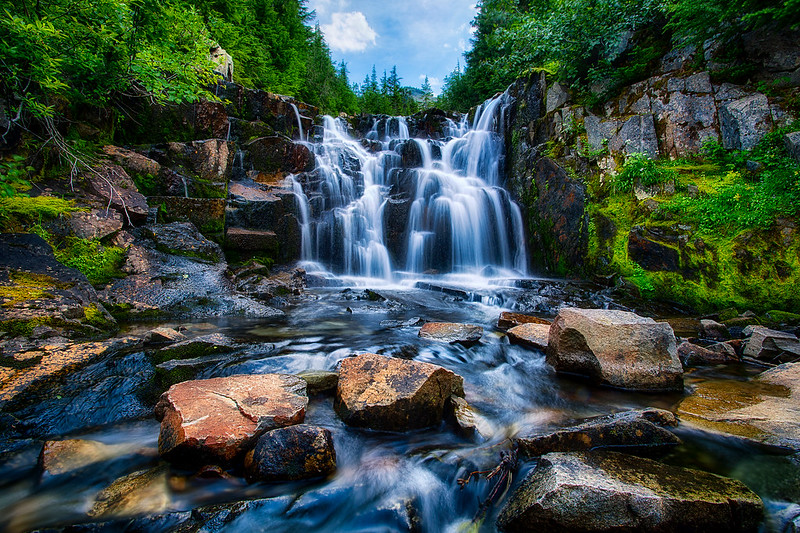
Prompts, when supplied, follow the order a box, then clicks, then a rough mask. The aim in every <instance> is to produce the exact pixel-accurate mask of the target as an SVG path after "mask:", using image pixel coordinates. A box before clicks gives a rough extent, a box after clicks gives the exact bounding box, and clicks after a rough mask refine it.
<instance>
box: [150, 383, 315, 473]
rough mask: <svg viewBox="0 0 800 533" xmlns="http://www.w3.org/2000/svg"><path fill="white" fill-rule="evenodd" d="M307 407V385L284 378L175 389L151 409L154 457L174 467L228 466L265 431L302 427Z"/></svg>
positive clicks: (169, 391)
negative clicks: (157, 424) (156, 428)
mask: <svg viewBox="0 0 800 533" xmlns="http://www.w3.org/2000/svg"><path fill="white" fill-rule="evenodd" d="M307 405H308V397H307V396H306V382H305V381H303V380H302V379H300V378H298V377H296V376H291V375H287V374H262V375H248V376H246V375H236V376H229V377H225V378H212V379H204V380H196V381H185V382H183V383H178V384H177V385H173V386H172V387H170V388H169V390H168V391H167V392H165V393H164V394H163V395H162V396H161V399H160V400H159V402H158V405H156V416H157V418H158V419H159V420H161V433H160V435H159V438H158V451H159V453H160V454H161V455H162V456H163V457H165V458H166V459H168V460H170V461H174V462H178V463H188V464H193V465H199V464H202V463H204V462H221V463H224V464H228V463H230V462H232V461H233V460H234V459H235V458H237V457H239V456H241V455H242V454H243V453H244V452H245V451H246V450H247V449H248V448H249V447H250V446H251V445H252V443H253V441H254V440H255V439H256V438H257V437H258V436H259V435H261V434H262V433H264V432H265V431H267V430H269V429H274V428H279V427H284V426H290V425H293V424H299V423H301V422H302V421H303V419H304V418H305V412H306V406H307Z"/></svg>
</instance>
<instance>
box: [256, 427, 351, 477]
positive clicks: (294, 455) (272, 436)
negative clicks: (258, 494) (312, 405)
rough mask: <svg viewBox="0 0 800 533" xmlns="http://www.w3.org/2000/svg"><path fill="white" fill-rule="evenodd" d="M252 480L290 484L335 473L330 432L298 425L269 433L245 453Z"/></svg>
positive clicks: (334, 457) (334, 456)
mask: <svg viewBox="0 0 800 533" xmlns="http://www.w3.org/2000/svg"><path fill="white" fill-rule="evenodd" d="M244 467H245V471H246V472H247V477H248V479H250V480H251V481H290V480H296V479H308V478H315V477H322V476H328V475H330V474H332V473H333V472H335V471H336V450H335V449H334V447H333V438H332V437H331V432H330V431H328V430H327V429H325V428H321V427H316V426H308V425H305V424H300V425H297V426H289V427H286V428H281V429H273V430H272V431H268V432H267V433H265V434H264V435H262V436H261V437H259V439H258V442H256V445H255V448H253V449H252V450H251V451H250V452H248V453H247V457H246V458H245V462H244Z"/></svg>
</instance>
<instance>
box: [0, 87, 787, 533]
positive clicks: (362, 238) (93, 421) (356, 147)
mask: <svg viewBox="0 0 800 533" xmlns="http://www.w3.org/2000/svg"><path fill="white" fill-rule="evenodd" d="M506 104H507V97H506V96H500V97H497V98H495V99H494V100H491V101H489V102H487V103H486V104H484V105H483V106H481V109H480V110H479V112H478V113H476V116H475V119H474V121H473V124H472V125H467V123H466V121H461V122H460V123H456V122H455V121H452V120H451V121H449V122H448V128H447V129H448V131H447V133H448V134H449V137H448V138H447V139H445V140H443V141H431V140H422V139H409V130H408V125H407V123H406V122H405V120H404V119H403V118H397V117H395V118H390V119H381V120H376V122H375V124H373V127H372V129H371V130H370V132H369V133H368V134H367V140H368V141H370V142H372V143H377V144H373V146H374V149H368V148H366V147H365V144H367V143H364V144H362V143H361V142H360V141H357V140H356V139H354V138H353V137H352V136H351V135H349V134H348V132H347V129H346V126H345V125H344V124H343V123H342V122H341V121H340V120H338V119H333V118H331V117H326V118H325V121H324V127H325V129H324V135H323V137H322V139H319V142H315V143H309V146H311V147H313V149H314V151H315V153H316V155H317V161H318V165H317V169H316V170H315V171H314V172H313V173H311V174H310V175H308V176H297V177H295V178H293V180H292V187H293V191H294V193H295V195H296V197H297V198H298V201H299V204H300V213H299V214H300V220H301V223H302V257H303V260H304V262H305V265H306V267H307V269H308V270H309V272H310V273H313V272H314V271H316V272H319V273H324V274H325V275H326V276H327V277H328V281H329V283H327V286H325V287H316V288H309V289H308V291H307V292H306V294H305V295H303V296H301V297H298V298H295V299H293V300H291V301H290V303H289V305H288V306H287V307H286V308H284V311H285V313H286V319H285V320H283V321H279V322H274V321H271V322H266V321H258V320H243V319H241V318H233V317H232V318H229V319H221V320H218V321H214V322H189V323H186V322H183V323H180V324H178V323H168V324H163V325H167V326H178V325H181V326H184V327H186V328H187V329H186V331H185V333H186V335H188V336H196V335H202V334H205V333H210V332H222V333H226V334H228V335H229V336H231V337H232V338H234V339H235V340H237V341H239V342H240V343H242V347H241V349H240V350H238V351H236V352H234V353H233V354H231V355H230V356H228V357H225V358H223V359H221V360H218V361H216V362H214V363H213V364H209V365H208V366H207V367H205V368H204V369H203V370H202V371H201V372H200V373H199V375H197V376H196V377H197V378H199V379H202V378H209V377H216V376H227V375H233V374H258V373H268V372H290V373H297V372H300V371H303V370H308V369H322V370H335V369H336V366H337V364H338V363H339V361H341V360H342V359H344V358H345V357H348V356H350V355H352V354H355V353H363V352H374V353H379V354H384V355H387V356H393V357H400V358H404V359H414V360H416V361H424V362H430V363H435V364H438V365H441V366H444V367H446V368H448V369H450V370H452V371H454V372H456V373H458V374H459V375H461V376H463V378H464V382H465V391H466V399H467V401H468V402H469V403H470V404H471V405H472V406H473V407H474V408H475V409H476V411H477V412H478V413H479V414H480V418H481V424H480V429H481V433H482V434H479V435H465V434H462V433H460V432H459V431H457V430H456V429H455V427H454V426H452V425H450V424H449V423H447V422H443V423H442V424H441V425H440V426H437V427H434V428H430V429H426V430H420V431H413V432H408V433H391V432H379V431H370V430H361V429H353V428H349V427H347V426H345V425H344V424H343V423H342V422H341V421H340V420H339V419H338V417H337V416H336V415H335V413H334V410H333V400H332V398H331V397H330V396H315V397H312V398H311V401H310V405H309V408H308V412H307V416H306V423H309V424H314V425H319V426H322V427H325V428H328V429H329V430H330V431H331V432H332V433H333V438H334V444H335V447H336V453H337V464H338V470H337V472H336V473H335V474H334V475H332V476H331V477H330V478H329V479H324V480H313V481H309V482H297V483H255V484H248V483H246V482H245V480H244V479H243V477H242V476H241V472H239V471H237V470H235V469H234V470H231V471H229V472H228V473H225V474H218V475H212V476H209V475H206V476H200V475H195V473H194V472H189V471H184V470H181V469H179V468H176V467H172V466H169V465H166V464H165V463H163V462H162V461H160V460H159V458H158V454H157V450H156V447H157V439H158V433H159V426H158V422H156V421H155V420H154V419H153V418H152V414H151V413H152V408H153V405H154V403H155V400H156V398H157V395H158V393H159V392H160V391H154V390H153V382H154V379H155V372H154V369H153V366H152V363H151V362H150V361H149V360H148V358H147V356H146V355H145V354H144V353H141V352H140V353H134V354H130V355H127V356H124V357H119V358H111V359H108V360H101V361H98V362H97V363H95V364H93V365H90V366H89V367H87V368H85V369H82V370H80V371H78V372H76V373H75V374H73V375H71V376H70V377H69V378H68V379H66V380H64V382H62V383H55V384H53V386H52V387H50V388H49V389H47V390H45V391H42V392H41V393H39V394H37V395H36V396H35V397H31V398H30V399H29V402H28V403H26V404H25V405H22V406H19V407H18V408H17V409H16V411H15V412H14V413H13V414H4V415H3V416H4V417H5V418H4V419H3V420H2V422H3V424H4V426H7V427H9V428H13V430H14V433H13V434H12V433H11V432H9V434H7V435H4V436H3V437H2V438H1V439H0V445H1V446H2V449H3V450H6V451H5V453H4V454H3V457H2V459H1V460H0V530H6V531H12V532H17V531H19V532H21V531H29V530H33V529H37V528H46V527H59V526H65V525H69V524H76V523H85V522H88V521H92V520H93V519H92V518H90V517H88V516H87V512H89V510H90V509H91V508H92V506H93V504H94V502H95V499H96V498H97V495H98V493H99V492H100V491H101V490H102V489H104V488H105V487H107V486H109V485H110V484H111V483H112V482H113V481H114V480H116V479H118V478H120V477H122V476H126V475H129V474H132V473H134V472H140V471H147V470H151V469H158V468H161V469H163V470H157V471H156V472H162V476H163V482H160V483H156V484H154V485H152V486H150V487H149V488H147V489H146V490H145V489H142V488H139V489H138V490H139V491H141V492H145V493H144V494H142V495H141V497H138V498H137V499H136V501H135V502H134V503H131V504H130V505H128V506H127V507H126V508H124V509H120V510H118V511H116V514H114V513H112V514H111V515H110V516H104V517H102V518H98V520H100V519H101V520H103V521H108V520H112V519H114V518H117V517H125V516H131V515H133V516H135V515H150V516H152V515H163V514H165V513H170V512H184V511H190V510H192V509H196V508H198V507H202V506H205V505H210V504H226V505H227V504H230V503H231V502H249V503H243V504H237V505H236V506H233V507H227V508H225V509H226V510H225V511H224V512H222V511H220V513H221V514H217V515H214V516H215V517H216V518H215V520H214V521H213V522H212V523H210V525H207V526H206V529H205V530H206V531H231V532H239V531H241V532H247V531H264V530H269V531H271V532H273V533H277V532H284V531H286V532H289V531H292V532H294V531H297V530H298V529H299V528H303V529H305V530H308V531H330V532H339V531H423V532H447V531H452V532H460V531H489V532H491V531H495V530H496V529H495V525H494V521H495V518H496V515H497V512H498V510H499V508H498V507H497V506H494V507H490V508H488V510H487V511H486V513H485V515H484V516H483V517H482V518H481V517H478V518H477V519H476V516H479V515H480V509H481V502H482V501H484V500H485V499H486V498H487V497H488V495H489V493H490V491H491V490H492V484H491V483H490V482H487V481H486V480H480V481H477V482H473V483H470V484H469V485H467V486H466V487H465V488H463V489H461V488H459V485H458V482H457V480H458V479H459V478H464V477H466V476H467V475H468V474H469V473H470V472H471V471H475V470H486V469H491V468H493V467H494V466H495V465H496V464H497V462H498V460H499V456H500V452H501V451H503V450H506V449H508V446H509V440H508V439H509V438H510V437H513V436H515V435H520V434H524V433H526V432H530V431H534V430H540V429H542V428H545V427H558V426H563V425H566V424H568V423H569V422H570V420H573V419H576V418H581V417H586V416H592V415H598V414H607V413H611V412H616V411H619V410H623V409H628V408H636V407H645V406H654V407H661V408H665V409H670V408H674V407H675V405H676V404H677V403H678V402H679V401H680V400H681V399H682V398H683V397H684V394H683V393H675V394H657V395H648V394H637V393H631V392H623V391H616V390H612V389H606V388H598V387H594V386H591V385H589V384H588V383H586V382H584V381H581V380H578V379H571V378H567V377H560V376H556V375H555V373H554V372H553V370H552V369H551V368H550V367H548V366H547V365H546V364H545V357H544V354H543V353H542V352H540V351H536V350H529V349H526V348H522V347H518V346H514V345H511V344H509V342H508V340H507V338H506V337H505V335H503V334H502V332H500V331H498V330H497V329H496V327H495V325H496V323H497V318H498V315H499V314H500V312H501V311H502V310H515V311H521V312H529V313H536V314H539V315H541V316H550V317H552V316H553V315H554V314H555V313H556V312H557V310H558V308H559V307H561V306H581V307H611V308H618V309H627V310H633V311H637V312H639V313H641V314H647V315H650V316H656V317H658V316H665V315H674V314H675V313H676V311H675V310H674V309H671V308H656V307H648V306H647V305H645V304H643V303H642V302H629V301H624V302H623V301H619V300H618V299H616V298H615V297H613V296H612V295H610V294H609V293H607V292H606V291H603V290H601V289H600V288H598V287H595V286H592V285H590V284H586V283H575V282H566V281H563V280H561V281H559V280H546V279H535V278H530V277H528V276H527V274H528V273H527V269H526V250H525V244H524V239H523V233H522V217H521V215H520V212H519V208H518V207H517V206H516V205H515V204H514V203H513V202H512V201H511V199H510V198H509V195H508V193H507V192H506V191H504V190H503V189H502V188H501V187H500V183H501V182H502V166H503V164H502V157H503V154H502V142H501V139H500V136H499V135H498V131H501V130H502V126H503V125H502V120H503V118H502V117H503V113H502V109H503V106H504V105H506ZM301 135H302V134H301ZM309 137H311V135H309ZM237 158H238V160H240V161H241V160H243V157H242V155H241V154H237ZM404 159H405V162H404ZM401 215H404V216H405V218H403V216H401ZM334 285H335V286H334ZM365 286H368V287H370V288H373V289H375V290H376V291H377V294H378V295H379V296H376V293H373V292H367V291H365V290H364V287H365ZM419 319H424V320H428V321H447V322H461V323H470V324H476V325H480V326H483V327H484V330H485V334H484V337H483V339H482V340H481V342H480V343H479V344H477V345H475V346H472V347H464V346H461V345H450V344H442V343H437V342H431V341H427V340H425V339H421V338H419V337H418V335H417V333H418V330H419V326H418V323H419ZM155 325H162V324H142V323H135V324H128V325H126V326H125V328H126V330H125V332H124V333H128V334H139V333H143V332H145V331H147V330H148V329H150V328H152V327H154V326H155ZM754 372H755V370H753V369H750V368H746V367H742V366H730V367H711V368H707V369H704V370H696V371H693V372H691V373H689V374H687V378H686V382H687V385H691V384H692V383H697V382H701V381H703V380H707V379H713V378H718V377H721V376H724V377H726V378H727V379H739V380H743V379H748V378H749V377H750V376H751V375H752V374H753V373H754ZM679 433H680V436H681V438H682V439H683V440H684V442H685V444H684V445H682V446H681V447H679V448H677V449H676V450H675V451H674V452H673V453H671V454H670V455H669V456H667V457H665V458H663V460H665V461H667V462H669V463H673V464H679V465H683V466H691V467H696V468H700V469H703V470H707V471H711V472H715V473H719V474H721V475H726V476H731V477H735V478H737V479H741V480H743V481H744V482H745V483H747V484H748V485H749V486H750V487H751V488H752V489H753V490H755V491H756V492H758V493H759V495H760V496H762V498H764V499H765V501H766V502H767V504H768V511H769V513H770V515H771V516H775V515H776V514H777V513H779V512H780V511H782V510H783V509H786V508H788V507H789V503H788V502H791V501H796V500H797V499H798V498H800V488H798V486H797V485H796V480H797V479H800V464H798V460H797V459H796V458H792V457H783V456H775V455H770V454H768V453H766V452H765V451H764V450H762V449H757V448H755V447H753V446H749V445H746V444H742V443H741V442H739V441H733V440H727V439H724V438H722V437H711V436H708V435H705V434H702V433H698V432H694V431H691V430H688V429H685V428H681V429H680V430H679ZM67 438H81V439H89V440H95V441H99V442H103V443H105V444H108V445H109V448H108V450H109V451H108V455H107V456H105V457H102V458H98V460H97V461H96V462H93V463H91V464H88V465H86V466H85V467H84V468H82V469H80V470H78V471H77V472H75V473H74V474H71V475H66V476H61V477H58V476H56V477H52V478H48V477H45V478H42V477H41V472H40V469H39V467H38V466H37V460H38V454H39V453H40V450H41V446H42V442H43V440H45V439H57V440H61V439H67ZM534 464H535V463H534V462H532V461H530V462H522V463H521V464H520V467H519V469H518V470H517V472H515V478H514V479H515V481H518V480H520V479H522V478H523V477H524V475H525V474H526V472H527V471H529V470H530V469H531V468H532V467H533V466H534ZM159 479H161V478H159ZM512 489H513V487H512ZM133 492H134V493H136V491H133ZM137 496H139V495H138V494H137ZM208 512H209V513H211V511H208ZM214 512H216V511H214ZM212 514H213V513H212ZM180 516H183V517H184V518H187V517H188V514H186V515H180ZM208 516H210V515H208ZM179 519H180V517H178V518H175V517H173V518H165V519H153V520H149V521H145V522H137V523H131V527H132V528H133V529H134V530H146V531H170V530H172V529H171V528H172V527H173V526H174V525H175V522H171V521H170V520H179ZM137 527H138V528H139V529H136V528H137ZM775 527H779V526H777V525H776V526H775ZM119 528H120V522H116V523H114V524H113V525H111V526H108V528H107V530H108V531H116V530H119ZM101 530H102V528H101Z"/></svg>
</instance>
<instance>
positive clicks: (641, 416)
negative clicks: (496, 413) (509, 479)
mask: <svg viewBox="0 0 800 533" xmlns="http://www.w3.org/2000/svg"><path fill="white" fill-rule="evenodd" d="M677 425H678V419H677V418H675V415H673V414H672V413H671V412H669V411H664V410H663V409H654V408H648V409H643V410H635V411H624V412H622V413H615V414H611V415H605V416H598V417H594V418H589V419H586V420H585V421H583V422H581V423H580V424H578V425H575V426H571V427H567V428H563V429H559V430H557V431H554V432H551V433H539V434H536V435H529V436H525V437H520V438H517V439H514V442H515V444H516V445H517V446H518V447H519V451H520V453H521V454H522V455H525V456H527V457H538V456H540V455H544V454H546V453H550V452H580V451H587V450H593V449H597V448H624V449H625V450H626V451H628V452H652V451H664V450H669V449H671V448H673V447H675V446H677V445H678V444H680V442H681V441H680V439H679V438H678V437H676V436H675V435H674V434H673V433H672V432H670V431H668V430H666V429H664V427H665V426H669V427H675V426H677Z"/></svg>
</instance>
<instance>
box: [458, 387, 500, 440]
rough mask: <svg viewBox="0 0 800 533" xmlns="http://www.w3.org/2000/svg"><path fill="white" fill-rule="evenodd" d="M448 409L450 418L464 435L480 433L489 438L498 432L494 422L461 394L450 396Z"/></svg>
mask: <svg viewBox="0 0 800 533" xmlns="http://www.w3.org/2000/svg"><path fill="white" fill-rule="evenodd" d="M446 409H447V411H446V416H447V418H448V420H450V421H451V422H452V423H453V424H454V425H455V426H456V428H457V429H458V430H459V431H460V432H461V433H462V434H464V435H467V436H472V435H475V434H478V435H480V436H481V437H483V438H485V439H488V438H491V436H492V435H494V434H495V433H496V429H495V427H494V426H493V425H492V423H491V422H490V421H489V420H487V419H486V418H485V417H483V416H482V415H481V414H480V413H479V412H477V411H476V410H475V409H473V407H472V406H471V405H470V404H468V403H467V400H465V399H464V398H462V397H460V396H455V395H452V396H450V399H449V401H448V405H447V406H446Z"/></svg>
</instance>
